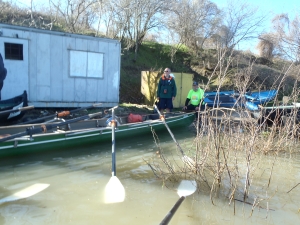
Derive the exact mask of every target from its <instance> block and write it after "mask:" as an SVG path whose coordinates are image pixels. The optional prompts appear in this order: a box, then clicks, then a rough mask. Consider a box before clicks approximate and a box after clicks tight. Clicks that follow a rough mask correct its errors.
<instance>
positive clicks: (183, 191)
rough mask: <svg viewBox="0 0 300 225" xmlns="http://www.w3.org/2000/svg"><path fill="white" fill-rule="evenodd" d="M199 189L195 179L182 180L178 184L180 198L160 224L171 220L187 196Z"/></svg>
mask: <svg viewBox="0 0 300 225" xmlns="http://www.w3.org/2000/svg"><path fill="white" fill-rule="evenodd" d="M196 190H197V183H196V181H194V180H182V181H181V182H180V184H179V186H178V189H177V194H178V195H179V197H180V198H179V199H178V200H177V202H176V203H175V205H174V206H173V207H172V209H171V210H170V211H169V213H168V214H167V215H166V216H165V218H164V219H163V220H162V221H161V223H160V225H166V224H168V223H169V222H170V220H171V219H172V217H173V215H174V214H175V212H176V211H177V209H178V208H179V206H180V205H181V203H182V202H183V201H184V199H185V197H186V196H189V195H191V194H193V193H194V192H195V191H196Z"/></svg>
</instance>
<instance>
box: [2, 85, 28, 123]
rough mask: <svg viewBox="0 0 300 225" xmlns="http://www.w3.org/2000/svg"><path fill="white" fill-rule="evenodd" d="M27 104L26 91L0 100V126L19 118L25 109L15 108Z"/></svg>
mask: <svg viewBox="0 0 300 225" xmlns="http://www.w3.org/2000/svg"><path fill="white" fill-rule="evenodd" d="M26 106H28V100H27V92H26V91H24V92H23V94H21V95H18V96H15V97H13V98H10V99H6V100H1V101H0V126H3V125H7V124H9V123H11V122H13V121H16V120H19V119H20V118H22V117H23V116H24V114H25V111H19V110H17V109H19V108H22V107H26Z"/></svg>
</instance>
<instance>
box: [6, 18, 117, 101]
mask: <svg viewBox="0 0 300 225" xmlns="http://www.w3.org/2000/svg"><path fill="white" fill-rule="evenodd" d="M0 53H1V54H2V57H3V60H4V66H5V68H6V69H7V76H6V78H5V80H4V85H3V89H2V91H1V96H2V100H4V99H8V98H11V97H14V96H16V95H19V94H21V93H23V91H24V90H26V91H27V94H28V102H29V105H34V106H35V107H84V106H89V105H91V104H94V103H102V106H103V107H111V106H115V105H117V104H118V103H119V86H120V60H121V44H120V42H119V41H118V40H113V39H108V38H99V37H92V36H86V35H79V34H70V33H63V32H56V31H49V30H42V29H35V28H29V27H21V26H15V25H7V24H1V23H0Z"/></svg>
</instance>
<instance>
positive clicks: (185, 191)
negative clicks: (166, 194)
mask: <svg viewBox="0 0 300 225" xmlns="http://www.w3.org/2000/svg"><path fill="white" fill-rule="evenodd" d="M196 190H197V183H196V181H194V180H182V181H181V182H180V184H179V186H178V189H177V194H178V195H179V197H182V196H184V197H186V196H189V195H191V194H193V193H194V192H195V191H196Z"/></svg>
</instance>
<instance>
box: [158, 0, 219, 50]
mask: <svg viewBox="0 0 300 225" xmlns="http://www.w3.org/2000/svg"><path fill="white" fill-rule="evenodd" d="M219 13H220V11H219V9H218V8H217V6H216V5H215V4H214V3H212V2H210V1H207V0H200V1H193V0H177V1H174V3H173V4H172V6H171V7H170V8H169V10H168V11H167V14H166V15H167V16H166V17H164V20H163V23H164V24H165V25H166V27H167V28H168V29H169V30H170V31H171V32H173V33H174V34H176V35H178V37H179V42H180V43H183V44H185V45H186V46H188V47H190V48H192V49H194V50H195V51H196V52H197V50H198V48H202V46H203V43H204V41H205V40H206V39H207V38H208V37H210V36H211V34H212V33H213V32H214V31H215V29H216V27H217V24H218V22H219V21H220V18H219Z"/></svg>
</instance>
